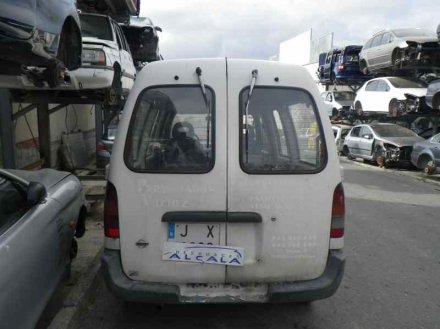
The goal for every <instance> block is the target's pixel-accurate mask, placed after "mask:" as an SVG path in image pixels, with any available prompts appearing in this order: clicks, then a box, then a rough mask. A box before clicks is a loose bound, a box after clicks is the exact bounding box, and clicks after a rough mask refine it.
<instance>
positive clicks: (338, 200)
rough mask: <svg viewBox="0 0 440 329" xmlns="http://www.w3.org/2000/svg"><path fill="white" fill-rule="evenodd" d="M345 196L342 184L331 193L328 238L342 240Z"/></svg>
mask: <svg viewBox="0 0 440 329" xmlns="http://www.w3.org/2000/svg"><path fill="white" fill-rule="evenodd" d="M344 217H345V196H344V187H343V186H342V183H339V184H338V186H336V188H335V191H334V193H333V206H332V222H331V228H330V238H342V237H343V236H344Z"/></svg>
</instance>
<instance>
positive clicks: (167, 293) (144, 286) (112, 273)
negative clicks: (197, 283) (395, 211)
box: [101, 249, 345, 304]
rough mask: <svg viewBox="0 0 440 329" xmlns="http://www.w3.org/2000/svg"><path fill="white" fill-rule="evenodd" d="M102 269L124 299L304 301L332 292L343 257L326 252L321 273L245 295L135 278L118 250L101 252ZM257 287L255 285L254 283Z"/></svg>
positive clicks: (343, 262) (337, 279) (109, 286)
mask: <svg viewBox="0 0 440 329" xmlns="http://www.w3.org/2000/svg"><path fill="white" fill-rule="evenodd" d="M101 260H102V271H103V275H104V279H105V281H106V283H107V287H108V288H109V289H110V291H111V292H112V293H113V294H114V295H116V296H117V297H120V298H122V299H124V300H127V301H133V302H150V303H171V304H173V303H247V302H268V303H281V302H307V301H312V300H317V299H323V298H327V297H330V296H331V295H333V294H334V293H335V292H336V290H337V288H338V287H339V284H340V283H341V280H342V276H343V274H344V267H345V257H344V255H343V252H342V251H340V250H332V251H330V253H329V257H328V260H327V265H326V268H325V270H324V273H323V274H322V275H321V276H320V277H318V278H316V279H313V280H308V281H298V282H276V283H268V284H267V285H266V286H267V291H266V293H265V295H264V296H262V298H259V299H252V298H249V299H246V297H245V296H236V295H234V296H233V295H228V294H227V293H225V294H224V295H221V296H219V294H216V297H207V296H203V297H202V296H198V295H196V294H195V295H192V296H188V295H185V296H184V295H183V294H181V286H180V285H176V284H167V283H155V282H146V281H135V280H131V279H130V278H128V277H127V276H126V275H125V273H124V272H123V270H122V264H121V255H120V251H119V250H109V249H106V250H104V252H103V255H102V258H101ZM254 286H255V287H257V286H258V285H254Z"/></svg>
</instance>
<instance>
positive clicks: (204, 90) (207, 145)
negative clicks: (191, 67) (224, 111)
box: [196, 67, 211, 152]
mask: <svg viewBox="0 0 440 329" xmlns="http://www.w3.org/2000/svg"><path fill="white" fill-rule="evenodd" d="M196 74H197V77H198V78H199V84H200V89H201V90H202V95H203V100H204V101H205V106H206V110H207V111H208V120H207V125H206V151H207V152H209V144H210V143H209V134H210V130H211V129H210V128H211V127H210V126H211V105H210V104H209V101H208V97H207V96H206V89H205V83H204V82H203V77H202V69H201V68H200V67H197V68H196Z"/></svg>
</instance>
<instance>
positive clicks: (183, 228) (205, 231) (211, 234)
mask: <svg viewBox="0 0 440 329" xmlns="http://www.w3.org/2000/svg"><path fill="white" fill-rule="evenodd" d="M168 241H175V242H188V243H196V244H209V245H219V244H220V225H219V224H209V223H206V224H198V223H197V224H194V223H191V224H185V223H169V224H168Z"/></svg>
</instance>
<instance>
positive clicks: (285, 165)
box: [102, 58, 345, 303]
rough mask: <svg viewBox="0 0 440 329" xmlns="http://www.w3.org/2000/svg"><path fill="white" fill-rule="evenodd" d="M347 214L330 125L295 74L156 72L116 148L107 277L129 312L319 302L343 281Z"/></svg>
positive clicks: (188, 67)
mask: <svg viewBox="0 0 440 329" xmlns="http://www.w3.org/2000/svg"><path fill="white" fill-rule="evenodd" d="M306 132H308V133H306ZM344 212H345V206H344V192H343V188H342V184H341V176H340V170H339V162H338V159H337V154H336V147H335V143H334V142H333V134H332V129H331V126H330V121H329V119H328V116H327V114H326V111H325V107H324V104H323V101H322V100H321V98H320V95H319V93H318V90H317V88H316V85H315V83H314V82H313V80H312V78H311V76H310V75H309V73H308V72H307V71H306V70H305V69H304V68H302V67H298V66H293V65H288V64H281V63H277V62H268V61H255V60H238V59H224V58H223V59H192V60H172V61H161V62H155V63H151V64H149V65H147V66H146V67H145V68H144V69H143V70H142V71H141V73H140V74H139V76H138V78H137V80H136V83H135V85H134V87H133V89H132V91H131V93H130V96H129V99H128V101H127V103H126V106H125V108H124V113H123V115H122V119H121V121H120V124H119V130H118V137H117V138H116V142H115V145H114V148H113V153H112V159H111V165H110V173H109V182H108V185H107V193H106V203H105V211H104V213H105V215H104V216H105V218H104V225H105V251H104V253H103V256H102V264H103V273H104V277H105V279H106V282H107V285H108V287H109V289H110V290H111V291H112V292H113V293H114V294H115V295H117V296H119V297H121V298H123V299H124V300H128V301H143V302H154V303H203V302H214V303H230V302H295V301H302V302H307V301H312V300H316V299H321V298H326V297H329V296H331V295H332V294H333V293H334V292H335V291H336V289H337V288H338V286H339V284H340V282H341V279H342V276H343V272H344V264H345V259H344V256H343V253H342V250H341V249H342V247H343V244H344V238H343V236H344Z"/></svg>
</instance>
